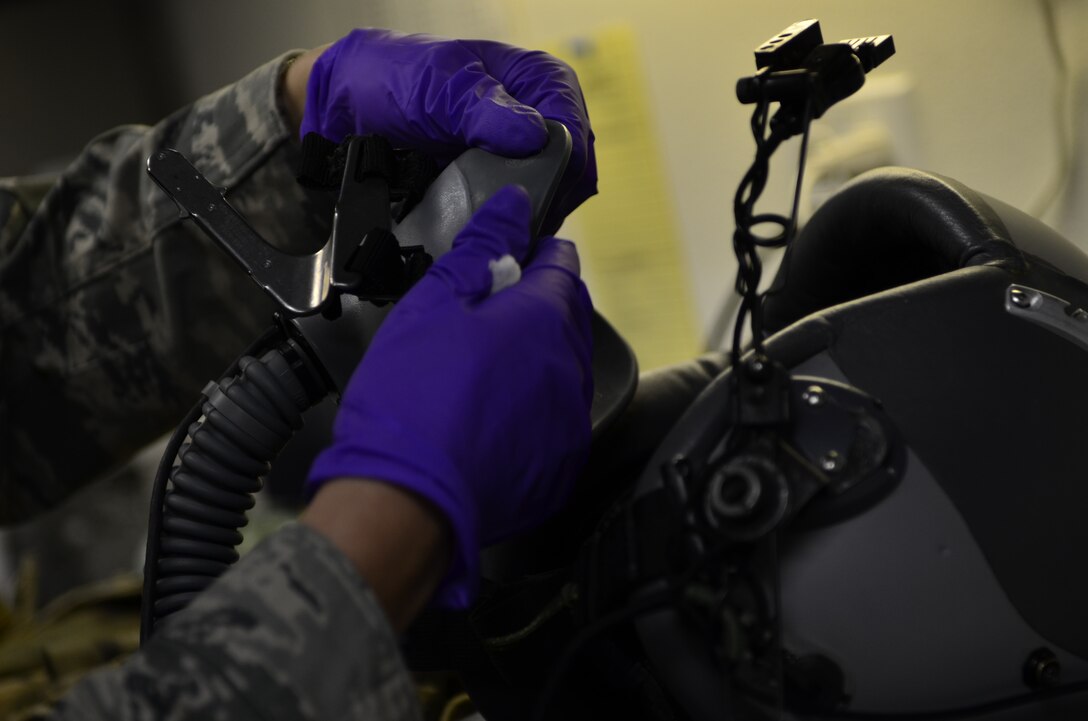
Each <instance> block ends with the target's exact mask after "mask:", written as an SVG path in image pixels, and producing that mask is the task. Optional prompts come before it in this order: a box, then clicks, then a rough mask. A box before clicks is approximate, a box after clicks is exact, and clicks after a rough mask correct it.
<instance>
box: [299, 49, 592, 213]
mask: <svg viewBox="0 0 1088 721" xmlns="http://www.w3.org/2000/svg"><path fill="white" fill-rule="evenodd" d="M544 118H548V119H551V120H558V121H559V122H561V123H563V125H565V126H566V127H567V129H568V130H569V131H570V134H571V138H572V139H573V141H574V147H573V149H572V151H571V158H570V163H569V164H568V166H567V170H566V172H565V173H564V175H563V179H562V181H561V182H560V185H559V190H558V192H557V193H556V197H555V200H554V201H553V202H552V206H551V210H550V211H549V213H548V216H547V218H546V220H545V223H544V230H545V232H546V233H552V232H555V230H556V229H558V228H559V225H560V224H561V223H562V222H563V218H565V217H566V216H567V215H568V214H569V213H570V212H571V211H572V210H574V209H575V208H576V207H578V206H579V205H581V204H582V202H583V201H584V200H585V199H586V198H588V197H590V196H591V195H593V194H595V193H596V192H597V161H596V158H595V156H594V153H593V131H592V130H591V129H590V127H589V116H588V115H587V113H586V105H585V99H584V98H583V97H582V89H581V87H580V86H579V85H578V78H577V77H576V76H575V74H574V71H573V70H571V68H570V66H569V65H567V64H566V63H564V62H562V61H561V60H559V59H557V58H555V57H552V56H551V55H548V54H547V53H544V52H540V51H531V50H522V49H521V48H516V47H513V46H510V45H504V44H502V43H497V42H492V41H488V40H449V39H446V38H439V37H434V36H431V35H402V34H399V33H395V32H392V31H389V30H377V29H363V30H355V31H353V32H352V33H351V34H349V35H347V36H346V37H344V38H342V39H340V40H339V41H337V42H336V43H334V44H333V45H332V46H331V47H330V48H329V49H328V50H326V51H325V52H324V53H322V54H321V56H320V57H319V58H318V59H317V62H316V63H315V64H314V67H313V70H312V72H311V73H310V80H309V84H308V85H307V89H306V107H305V110H304V112H303V116H302V127H301V131H300V132H301V134H302V135H305V134H306V133H309V132H316V133H320V134H321V135H323V136H325V137H326V138H329V139H330V140H334V141H336V142H339V141H340V140H342V139H343V138H344V136H345V135H347V134H349V133H355V134H364V133H378V134H380V135H384V136H385V137H387V138H388V139H389V140H390V141H391V142H392V143H393V144H394V145H395V146H403V147H410V148H415V149H417V150H421V151H423V152H426V153H430V154H432V155H434V156H435V157H436V158H437V159H438V160H439V161H441V162H445V161H449V160H452V159H453V158H455V157H456V156H458V155H460V154H461V152H463V151H464V150H465V149H466V148H469V147H479V148H483V149H484V150H489V151H491V152H494V153H497V154H499V155H506V156H510V157H524V156H527V155H532V154H533V153H536V152H538V151H540V150H541V149H542V148H543V147H544V144H545V142H546V141H547V130H546V129H545V127H544V120H543V119H544Z"/></svg>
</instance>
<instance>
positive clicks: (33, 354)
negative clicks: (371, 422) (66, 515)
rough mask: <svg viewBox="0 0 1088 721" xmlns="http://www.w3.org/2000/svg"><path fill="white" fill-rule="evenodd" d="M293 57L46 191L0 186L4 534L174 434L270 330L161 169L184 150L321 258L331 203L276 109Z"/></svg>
mask: <svg viewBox="0 0 1088 721" xmlns="http://www.w3.org/2000/svg"><path fill="white" fill-rule="evenodd" d="M286 57H287V56H285V57H284V58H280V59H278V60H276V61H274V62H272V63H269V64H267V65H265V66H263V67H261V68H259V69H257V70H256V71H254V72H253V73H251V74H250V75H249V76H247V77H246V78H244V79H242V80H241V81H239V82H237V83H235V84H234V85H231V86H228V87H226V88H224V89H222V90H220V91H219V92H216V93H213V94H212V95H209V96H207V97H205V98H202V99H201V100H199V101H197V102H196V103H194V104H193V105H191V106H188V107H186V108H184V109H182V110H180V111H178V112H177V113H175V114H174V115H172V116H170V117H168V118H167V119H165V120H163V121H162V122H160V123H159V124H157V125H155V126H154V127H145V126H127V127H122V128H118V129H116V130H113V131H110V132H108V133H106V134H104V135H102V136H100V137H98V138H96V139H95V140H94V141H92V142H91V143H90V145H88V146H87V148H86V149H85V150H84V151H83V153H82V154H81V155H80V156H79V157H78V158H77V159H76V160H75V162H74V163H73V164H72V165H71V166H70V167H69V168H68V169H67V170H65V171H64V172H63V173H62V174H61V175H60V177H59V178H57V179H56V181H55V182H54V183H52V185H51V186H50V185H48V183H46V182H43V181H42V180H34V179H31V180H0V384H2V386H0V523H10V522H13V521H21V520H25V519H26V518H28V517H30V516H31V515H33V514H35V513H37V512H39V511H40V510H42V509H44V508H47V507H50V506H52V505H55V504H56V503H57V502H59V501H60V500H61V499H63V498H64V497H65V496H67V495H68V494H69V493H71V492H72V491H73V490H74V489H76V488H77V487H79V486H80V485H83V484H85V483H88V482H90V481H91V480H93V479H94V478H96V477H97V476H99V475H101V474H102V473H103V472H104V471H107V470H109V469H110V468H112V467H113V466H115V465H116V464H118V463H119V462H121V461H122V460H124V459H126V458H128V457H129V456H131V455H132V453H134V452H135V451H136V450H137V449H139V448H140V447H142V446H144V445H146V444H147V443H148V442H149V441H151V440H152V439H154V438H156V437H157V436H159V435H161V434H163V433H164V432H166V431H168V430H169V429H171V428H172V427H173V426H174V424H176V423H177V421H178V419H179V418H180V417H181V416H182V415H183V414H184V412H185V411H186V410H187V409H188V408H189V407H190V406H191V405H192V404H193V403H194V402H195V401H196V399H197V398H198V397H199V393H200V389H201V388H202V387H203V385H204V384H205V383H206V382H207V381H208V380H210V379H213V378H215V379H217V378H218V377H219V375H220V374H221V373H222V371H223V370H224V369H225V368H226V367H227V365H228V364H229V363H230V361H231V360H233V359H234V358H235V356H237V355H238V353H239V352H240V351H241V350H243V349H244V348H245V347H246V346H248V345H249V343H251V342H252V341H253V340H254V339H255V338H256V337H257V336H258V334H259V333H261V332H262V331H263V330H264V329H265V328H267V327H268V325H269V323H270V321H271V313H272V303H271V301H270V300H268V299H267V298H266V296H265V295H264V294H263V292H261V290H260V289H259V288H258V287H257V286H256V284H254V283H252V282H251V281H250V280H249V279H248V278H247V276H246V275H245V273H244V272H243V271H242V270H241V268H239V267H237V266H236V265H235V264H234V262H233V261H232V260H230V259H229V258H228V257H227V256H226V255H225V254H224V253H223V252H221V251H220V250H219V249H218V248H216V247H215V246H214V244H213V243H212V242H211V241H210V240H208V239H206V238H205V237H204V235H203V234H202V233H201V232H200V231H199V230H198V229H197V228H196V227H195V226H194V225H193V224H192V222H191V221H183V220H181V219H180V218H179V212H178V210H177V207H176V206H175V205H174V203H173V202H172V201H171V200H170V199H169V198H168V197H167V196H166V194H165V193H163V192H162V190H160V189H159V188H158V187H157V186H156V185H155V184H154V183H153V181H152V180H151V179H150V178H149V177H148V175H147V173H146V170H145V168H146V159H147V157H148V156H149V155H150V154H151V153H153V152H155V151H156V150H157V149H160V148H166V147H172V148H176V149H178V150H180V151H181V152H182V153H184V154H185V155H186V156H187V157H189V158H190V159H191V160H192V161H193V163H194V164H195V165H196V166H197V167H198V168H199V169H200V170H201V172H203V173H204V174H205V176H207V178H208V179H209V180H210V181H211V182H212V183H213V184H215V185H217V186H220V187H223V188H225V189H226V191H227V198H228V200H229V201H230V202H231V204H232V205H234V206H235V207H236V208H237V209H238V210H239V211H240V212H242V213H243V215H245V216H246V217H247V218H248V219H249V220H250V222H251V224H252V225H253V226H254V227H255V228H256V230H257V232H258V233H260V234H261V235H262V236H264V237H265V238H266V239H268V240H269V241H270V242H272V243H273V244H275V245H277V246H278V247H280V248H281V249H284V250H287V251H289V252H298V253H303V252H309V251H311V250H313V249H315V248H317V247H319V246H320V245H321V244H322V243H324V241H325V239H326V238H327V236H328V231H329V224H330V222H331V216H332V198H331V197H327V196H326V195H324V194H315V193H312V192H310V191H306V190H304V189H302V188H301V187H300V186H299V185H298V184H297V183H295V181H294V167H295V164H296V160H297V158H296V153H297V152H298V143H297V142H295V141H294V140H293V138H292V135H293V133H292V132H291V130H289V129H288V127H287V126H286V124H285V122H284V121H283V119H282V115H281V113H280V112H279V108H278V103H277V85H278V80H279V74H280V69H281V67H282V66H283V64H284V61H285V59H286ZM46 187H48V188H49V190H48V193H47V194H45V193H44V189H45V188H46ZM43 194H44V197H43Z"/></svg>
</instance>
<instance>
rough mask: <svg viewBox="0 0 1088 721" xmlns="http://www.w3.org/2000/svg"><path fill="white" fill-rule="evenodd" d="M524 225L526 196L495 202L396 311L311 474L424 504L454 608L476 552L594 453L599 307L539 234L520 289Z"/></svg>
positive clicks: (546, 504)
mask: <svg viewBox="0 0 1088 721" xmlns="http://www.w3.org/2000/svg"><path fill="white" fill-rule="evenodd" d="M530 214H531V210H530V204H529V198H528V196H527V195H526V193H525V191H524V190H522V189H521V188H519V187H516V186H510V187H507V188H504V189H503V190H501V191H499V192H498V193H496V194H495V196H494V197H492V198H491V199H490V200H489V201H488V202H487V203H485V204H484V205H483V206H482V207H481V208H480V209H479V210H478V211H477V212H476V214H475V215H474V216H473V217H472V219H471V220H470V221H469V223H468V225H467V226H466V227H465V228H464V230H462V231H461V233H460V234H459V235H458V236H457V239H456V240H455V241H454V244H453V248H452V249H451V250H450V251H449V252H448V253H446V254H445V255H444V256H442V257H441V258H440V259H439V260H438V261H437V262H436V263H435V264H434V265H433V266H432V267H431V268H430V270H428V271H427V274H426V275H425V276H424V277H423V278H422V279H421V280H420V281H419V283H417V284H416V286H415V287H414V288H412V290H411V291H410V292H409V293H408V294H406V295H405V296H404V298H403V299H402V300H401V301H400V302H399V303H397V306H396V307H395V308H394V309H393V311H392V312H391V313H390V314H389V316H388V317H387V318H386V320H385V322H384V323H383V324H382V327H381V328H380V329H379V331H378V333H377V334H376V335H375V337H374V341H373V342H372V343H371V345H370V348H369V349H368V350H367V352H366V355H365V356H364V357H363V360H362V363H360V365H359V368H358V369H357V370H356V372H355V375H354V376H353V377H352V379H351V382H350V383H349V384H348V387H347V390H346V391H345V392H344V394H343V399H342V401H341V404H340V412H339V415H338V416H337V419H336V425H335V427H334V440H333V443H332V445H331V446H330V447H329V448H328V449H327V450H325V451H324V452H323V453H322V454H321V455H319V456H318V458H317V461H316V462H315V463H314V466H313V469H312V470H311V472H310V480H309V488H310V491H311V492H313V491H314V490H315V489H316V488H317V487H319V486H320V484H321V483H323V482H324V481H327V480H330V479H333V478H339V477H355V478H371V479H375V480H380V481H385V482H388V483H391V484H393V485H396V486H400V487H402V488H405V489H408V490H411V491H413V492H415V493H417V494H419V495H420V496H422V497H423V498H425V499H427V500H428V501H430V502H431V503H433V504H434V505H435V506H436V507H437V508H438V509H439V510H440V511H441V512H442V513H443V514H444V515H445V516H446V518H447V519H448V520H449V523H450V527H451V529H452V531H453V540H454V543H455V545H456V548H455V549H454V553H453V559H452V563H451V569H450V573H449V575H448V576H447V579H446V581H445V582H444V583H443V585H442V588H441V589H440V590H439V592H438V594H437V596H436V600H437V602H438V603H439V604H441V605H444V606H447V607H453V608H464V607H466V606H467V605H468V604H469V603H470V601H471V599H472V597H473V596H474V593H475V587H476V582H477V577H478V573H479V549H480V547H481V546H482V545H486V544H488V543H492V542H495V541H498V540H500V539H502V538H505V537H507V536H509V535H511V534H514V533H517V532H518V531H522V530H526V529H528V528H530V527H532V526H535V525H537V524H539V523H540V522H542V521H544V520H545V519H546V518H548V517H549V516H550V515H551V514H553V513H554V512H555V511H557V510H558V509H559V508H560V507H561V505H562V504H563V502H564V501H565V500H566V498H567V496H568V494H569V492H570V489H571V485H572V483H573V481H574V479H575V476H576V475H577V473H578V472H579V471H580V470H581V468H582V466H583V465H584V463H585V460H586V456H587V454H588V451H589V439H590V416H589V409H590V403H591V402H592V398H593V376H592V369H591V361H592V336H591V332H590V316H591V313H592V306H591V304H590V301H589V294H588V293H587V292H586V288H585V285H584V284H583V283H582V281H581V280H580V279H579V276H578V274H579V265H578V255H577V253H576V252H575V249H574V246H573V245H571V244H570V243H568V242H567V241H564V240H558V239H556V238H551V237H547V238H543V239H541V240H540V242H539V245H538V248H537V250H536V254H535V255H534V257H533V259H532V261H531V262H530V263H529V264H528V265H527V266H526V267H525V268H524V269H523V270H521V272H520V279H518V265H517V263H515V262H514V261H515V259H516V260H518V261H521V260H523V258H524V255H525V253H526V252H527V249H528V248H529V221H530ZM503 286H505V287H503ZM493 287H497V288H498V289H497V290H495V292H492V288H493Z"/></svg>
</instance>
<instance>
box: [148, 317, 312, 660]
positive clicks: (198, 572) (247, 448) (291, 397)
mask: <svg viewBox="0 0 1088 721" xmlns="http://www.w3.org/2000/svg"><path fill="white" fill-rule="evenodd" d="M275 335H276V333H275V332H270V333H269V334H266V335H265V336H264V337H263V338H262V339H261V340H259V341H258V342H257V343H255V344H254V345H253V346H252V347H251V349H250V350H249V351H247V352H246V353H245V354H243V355H242V356H241V357H240V358H239V359H238V361H237V362H236V363H235V364H233V365H232V366H231V368H230V369H229V370H228V371H227V373H226V374H225V377H224V379H223V380H222V381H220V382H219V383H215V382H210V383H208V385H207V386H205V388H204V391H203V398H202V400H201V401H200V402H199V403H197V405H196V406H195V407H194V408H193V409H192V410H191V411H190V412H189V414H188V415H187V416H186V418H185V419H184V420H183V421H182V423H181V425H179V426H178V429H177V430H176V431H175V432H174V435H173V437H172V438H171V439H170V443H169V444H168V446H167V449H166V452H165V453H164V454H163V460H162V462H161V463H160V465H159V470H158V474H157V475H156V478H155V487H154V490H153V492H152V499H151V521H150V524H149V527H148V538H147V553H146V557H145V560H144V595H143V607H142V611H141V619H140V621H141V623H140V638H141V642H143V641H146V640H147V639H148V638H150V637H151V634H152V633H153V631H154V628H155V625H156V624H157V623H159V622H161V621H162V620H164V619H165V618H167V617H168V616H170V615H171V614H173V613H175V612H177V611H179V610H181V609H182V608H184V607H185V606H187V605H188V604H189V602H190V601H191V600H192V599H193V598H194V597H195V596H196V595H197V594H199V593H200V592H201V591H203V590H204V589H205V588H207V587H208V586H210V585H211V584H212V582H213V581H215V579H216V578H218V577H219V576H220V575H221V574H222V573H223V572H224V571H225V570H227V568H229V567H230V566H231V564H233V563H234V562H235V561H237V560H238V552H237V550H236V547H237V546H238V544H240V543H241V542H242V534H241V533H240V531H239V529H240V528H242V527H243V526H245V525H246V512H247V511H248V510H249V509H250V508H252V507H253V504H254V494H255V493H256V492H257V491H259V490H260V489H261V485H262V482H263V478H264V476H265V475H266V474H267V473H268V471H269V469H270V468H271V463H272V461H273V460H275V458H276V456H277V455H278V454H279V452H280V450H281V449H282V448H283V446H284V445H285V444H286V443H287V441H288V440H289V439H290V438H291V436H292V435H293V434H294V432H295V431H296V430H298V429H299V428H301V427H302V414H303V412H305V411H306V410H308V409H309V408H310V407H312V406H313V405H315V404H316V403H317V402H318V401H320V400H321V399H322V398H324V397H325V395H326V386H325V385H324V383H323V382H322V381H321V380H320V376H319V374H318V373H317V372H316V371H315V370H314V368H313V367H312V365H311V364H310V363H309V361H308V360H307V356H306V354H305V352H304V351H303V350H302V349H301V348H300V347H299V346H298V344H297V343H296V342H295V341H293V340H288V341H286V342H282V343H280V344H279V345H278V346H277V347H275V348H273V349H271V350H267V351H266V352H264V353H263V355H261V356H260V358H256V357H254V356H253V355H251V354H250V353H252V352H259V351H254V349H259V348H261V347H267V346H268V344H269V340H270V338H272V337H274V336H275ZM167 481H169V487H168V484H167Z"/></svg>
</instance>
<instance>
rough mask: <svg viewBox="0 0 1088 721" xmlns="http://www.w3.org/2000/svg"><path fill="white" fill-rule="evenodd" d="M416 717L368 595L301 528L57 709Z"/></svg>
mask: <svg viewBox="0 0 1088 721" xmlns="http://www.w3.org/2000/svg"><path fill="white" fill-rule="evenodd" d="M420 717H421V710H420V706H419V701H418V697H417V695H416V690H415V686H414V684H413V682H412V679H411V677H410V676H409V674H408V673H407V671H406V670H405V667H404V663H403V660H402V658H401V656H400V653H399V650H398V646H397V641H396V638H395V636H394V633H393V630H392V628H391V627H390V626H389V623H388V622H387V621H386V619H385V616H384V614H383V613H382V611H381V609H380V607H379V606H378V604H377V601H376V600H375V598H374V596H373V595H372V593H371V592H370V591H369V590H368V588H367V587H366V586H365V584H364V583H363V581H362V579H361V578H360V577H359V575H358V573H357V572H356V571H355V569H354V568H353V567H352V566H351V565H350V564H349V562H348V561H347V559H346V558H344V556H343V555H342V554H341V553H340V552H339V551H338V550H337V549H335V548H334V547H333V546H332V545H331V544H330V543H329V542H328V541H326V540H325V539H324V537H322V536H321V535H320V534H318V533H317V532H315V531H313V530H312V529H309V528H307V527H305V526H302V525H291V526H287V527H285V528H284V529H282V530H281V531H280V532H278V533H277V534H275V535H273V536H271V537H269V538H268V539H266V540H265V541H264V542H263V543H262V544H261V545H259V546H257V547H256V548H255V549H254V550H253V551H251V552H250V553H249V554H247V555H246V556H245V557H243V559H242V560H241V561H240V562H239V563H238V565H236V566H235V567H234V568H232V569H231V570H230V571H228V572H227V573H226V574H224V575H223V576H222V577H221V578H220V579H219V580H218V581H217V582H216V583H215V584H214V585H213V586H212V587H210V588H209V589H208V590H207V591H206V592H204V593H203V594H202V595H201V596H199V597H198V598H197V599H196V600H195V601H194V602H193V603H192V605H191V606H189V607H188V608H187V609H186V610H185V611H182V612H180V613H179V614H178V615H176V616H174V617H172V618H171V620H170V621H169V622H168V623H167V624H166V625H165V626H164V627H162V628H161V629H160V631H159V632H158V634H157V635H156V636H155V638H154V639H153V640H152V641H151V642H150V643H148V644H147V645H146V646H145V647H144V648H143V649H142V650H141V651H139V652H138V653H137V654H135V655H134V656H132V657H131V658H130V659H129V660H128V661H127V662H126V663H125V665H123V666H121V667H118V668H115V669H111V670H108V671H104V672H100V673H97V674H95V675H93V676H90V677H88V678H87V679H85V680H84V681H81V682H80V684H79V685H77V686H76V687H75V688H74V689H73V690H72V691H71V692H70V693H69V694H68V695H67V696H66V697H65V698H64V700H63V701H62V703H61V705H60V706H59V707H58V708H57V710H56V712H55V718H57V719H62V720H73V721H74V720H76V719H82V720H86V721H91V720H98V719H117V720H118V721H127V720H128V719H144V720H150V719H171V720H176V721H181V720H183V719H238V720H242V719H321V720H322V721H325V720H326V719H368V720H370V721H394V720H399V719H418V718H420Z"/></svg>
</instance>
